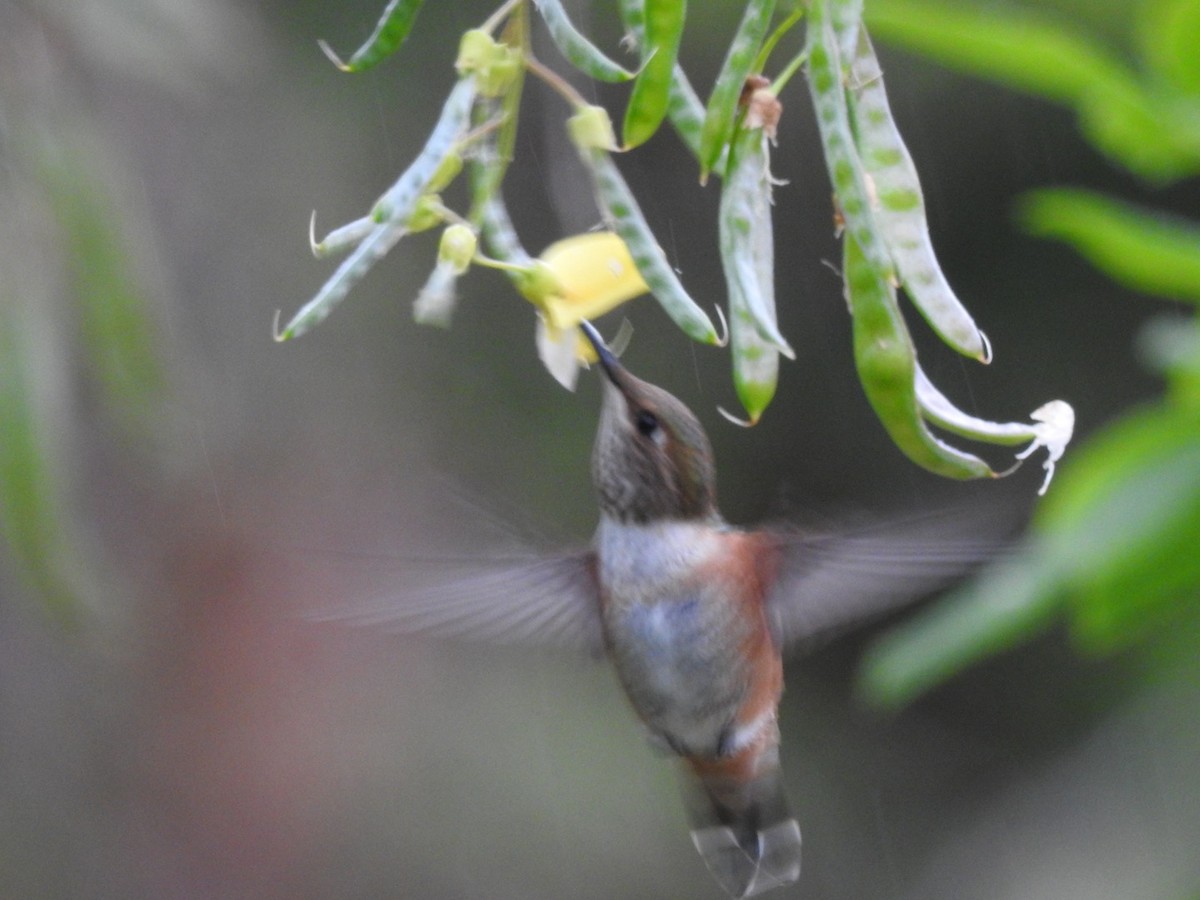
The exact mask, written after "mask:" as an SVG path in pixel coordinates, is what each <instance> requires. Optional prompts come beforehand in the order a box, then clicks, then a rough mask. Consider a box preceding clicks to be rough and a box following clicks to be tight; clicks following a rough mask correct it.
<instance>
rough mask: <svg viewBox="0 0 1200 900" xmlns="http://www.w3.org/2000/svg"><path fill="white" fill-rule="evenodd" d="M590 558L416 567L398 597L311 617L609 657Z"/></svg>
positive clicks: (403, 577)
mask: <svg viewBox="0 0 1200 900" xmlns="http://www.w3.org/2000/svg"><path fill="white" fill-rule="evenodd" d="M594 570H595V567H594V563H593V557H592V554H591V553H590V552H582V553H574V554H569V555H568V554H559V555H533V554H521V555H510V556H501V557H492V558H484V559H477V558H472V559H470V560H440V561H430V560H414V561H413V562H412V563H410V564H409V565H406V567H405V570H404V572H403V573H402V574H400V575H399V576H398V577H397V579H396V581H397V584H396V586H395V589H394V590H389V591H388V592H387V593H386V594H383V595H380V596H378V597H375V598H373V599H371V600H368V601H364V602H359V603H348V604H345V605H343V606H341V607H337V608H332V609H326V610H321V611H318V612H316V613H313V614H310V615H309V616H308V618H309V619H311V620H314V621H324V622H340V623H343V624H346V625H351V626H355V627H362V628H371V629H373V630H376V631H381V632H384V633H390V634H413V635H429V636H431V637H438V638H449V639H456V640H464V641H482V642H487V643H493V644H519V645H526V646H535V645H537V646H553V647H565V648H571V649H575V650H582V651H586V652H590V653H600V652H602V651H603V638H602V636H601V631H600V603H599V598H598V594H597V588H596V580H595V575H594V574H593V573H594Z"/></svg>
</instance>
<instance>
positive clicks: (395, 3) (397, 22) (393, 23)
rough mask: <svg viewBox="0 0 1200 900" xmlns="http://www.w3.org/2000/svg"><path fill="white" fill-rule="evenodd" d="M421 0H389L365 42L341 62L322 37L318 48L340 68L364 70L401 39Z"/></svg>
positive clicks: (410, 24)
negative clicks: (348, 58)
mask: <svg viewBox="0 0 1200 900" xmlns="http://www.w3.org/2000/svg"><path fill="white" fill-rule="evenodd" d="M423 3H424V0H391V2H390V3H388V5H387V6H386V7H385V8H384V10H383V15H382V16H380V17H379V22H378V23H377V24H376V25H375V30H374V31H373V32H372V33H371V36H370V37H369V38H367V40H366V43H364V44H363V45H362V46H361V47H359V48H358V49H357V50H355V51H354V55H353V56H351V57H350V61H349V62H345V63H344V62H342V61H341V59H339V58H338V55H337V54H336V53H334V52H333V50H331V49H330V47H329V45H328V44H326V43H325V42H324V41H321V42H320V46H321V49H322V50H323V51H324V52H325V55H326V56H328V57H329V59H330V60H331V61H332V62H333V64H334V65H335V66H337V67H338V68H339V69H341V70H342V71H343V72H365V71H366V70H367V69H370V68H371V67H372V66H375V65H377V64H378V63H380V62H382V61H383V60H384V59H386V58H387V57H388V56H390V55H391V54H392V53H393V52H395V50H396V48H398V47H399V46H400V45H401V44H403V43H404V40H405V39H406V38H407V37H408V33H409V32H410V31H411V30H412V26H413V23H414V22H415V21H416V19H417V13H419V12H420V11H421V6H422V4H423Z"/></svg>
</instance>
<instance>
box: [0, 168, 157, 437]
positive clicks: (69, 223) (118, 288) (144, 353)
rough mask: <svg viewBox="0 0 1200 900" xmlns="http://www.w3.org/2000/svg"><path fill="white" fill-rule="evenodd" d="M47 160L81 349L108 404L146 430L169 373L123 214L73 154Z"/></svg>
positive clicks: (135, 429)
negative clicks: (157, 346) (124, 229)
mask: <svg viewBox="0 0 1200 900" xmlns="http://www.w3.org/2000/svg"><path fill="white" fill-rule="evenodd" d="M42 164H43V168H42V172H41V173H40V174H41V182H42V184H43V186H44V188H45V191H46V195H47V197H48V198H49V200H50V203H51V206H52V209H53V212H54V217H55V221H56V224H57V225H58V227H59V229H60V231H61V234H62V237H63V241H64V244H65V256H66V257H67V259H69V261H70V265H69V270H68V271H69V272H70V275H71V282H72V284H71V287H72V292H73V295H74V297H75V298H76V300H77V302H78V304H79V306H78V311H79V316H80V329H81V333H82V337H83V349H84V351H85V352H86V353H87V355H88V362H89V364H90V366H91V370H92V372H93V373H94V374H95V376H96V380H97V383H98V384H99V385H100V387H101V391H102V394H101V395H102V397H103V398H104V401H105V403H106V405H107V407H108V409H109V411H110V412H112V413H113V414H114V416H115V418H116V419H117V420H118V421H119V422H120V424H121V425H122V426H123V427H124V428H126V430H128V431H130V432H131V433H134V434H136V435H137V436H139V437H145V436H147V434H148V433H149V432H150V430H151V429H153V428H154V427H156V423H155V413H156V412H159V411H160V406H159V404H160V403H161V401H162V399H163V395H164V393H165V390H166V376H165V374H164V372H163V369H162V365H161V361H160V359H159V358H158V354H157V352H156V351H155V338H156V334H155V329H154V323H153V320H152V317H151V315H150V303H149V300H148V298H147V297H146V295H145V294H144V293H143V291H142V289H141V286H140V285H139V284H138V278H137V272H136V270H135V263H134V261H133V258H132V253H131V251H130V249H129V247H128V245H127V238H126V236H125V234H124V233H123V232H122V225H123V222H122V218H121V215H120V213H119V211H118V209H117V208H116V204H115V203H114V201H113V198H112V197H110V196H109V195H108V194H107V193H105V192H104V190H103V189H102V188H101V187H99V186H98V185H97V183H96V182H95V181H94V180H93V176H92V174H91V173H90V172H89V171H88V170H87V168H86V167H85V166H83V165H82V164H81V163H80V162H79V161H78V160H76V159H75V158H70V157H68V158H61V157H58V156H55V155H52V154H47V155H46V156H45V157H44V158H43V160H42ZM0 421H3V420H0Z"/></svg>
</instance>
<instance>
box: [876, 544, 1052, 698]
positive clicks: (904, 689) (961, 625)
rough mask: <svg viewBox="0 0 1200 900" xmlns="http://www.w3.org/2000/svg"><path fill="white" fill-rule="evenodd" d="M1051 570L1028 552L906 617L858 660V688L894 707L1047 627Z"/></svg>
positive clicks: (1050, 600) (1041, 560)
mask: <svg viewBox="0 0 1200 900" xmlns="http://www.w3.org/2000/svg"><path fill="white" fill-rule="evenodd" d="M1054 582H1055V572H1054V570H1053V567H1052V566H1051V565H1050V563H1049V562H1048V561H1047V560H1045V559H1044V558H1042V557H1041V556H1040V555H1039V554H1038V552H1037V550H1036V548H1034V547H1030V548H1028V549H1027V551H1026V552H1025V553H1023V554H1021V555H1020V556H1016V557H1013V558H1011V559H1009V560H1006V561H1005V562H1003V563H1000V564H998V565H996V566H994V567H993V568H992V569H990V570H989V571H988V572H987V573H986V574H985V575H983V576H981V577H980V578H979V579H977V580H976V581H975V582H973V583H972V584H971V585H969V586H968V587H966V588H965V589H963V590H960V591H957V592H955V593H954V594H952V595H950V596H948V597H946V598H945V599H943V600H942V601H940V602H938V603H937V604H935V605H934V606H932V607H930V608H929V609H927V610H925V611H924V612H922V613H919V614H918V615H916V616H914V617H912V618H910V619H909V620H908V621H907V622H905V623H904V624H903V625H901V626H899V627H897V628H895V629H893V630H892V631H890V632H889V633H888V634H887V635H885V636H884V637H883V638H881V639H880V640H879V641H877V642H876V643H875V645H874V646H872V647H871V649H870V650H869V651H868V652H867V654H866V656H865V657H864V659H863V663H862V668H861V670H860V673H859V691H860V693H861V694H862V696H863V697H864V698H865V699H866V700H867V701H868V702H870V703H873V704H875V705H877V706H882V707H886V708H890V709H895V708H898V707H900V706H903V705H904V704H906V703H909V702H911V701H912V700H913V699H914V698H916V697H917V696H918V695H920V694H922V693H923V692H925V691H927V690H929V689H930V688H932V687H935V686H937V685H938V684H941V683H942V682H944V681H946V680H948V679H949V678H951V677H952V676H953V675H956V674H957V673H958V672H960V671H961V670H963V669H965V668H966V667H967V666H969V665H971V664H972V663H976V662H979V661H980V660H982V659H985V658H987V657H989V656H993V655H995V654H997V653H1000V652H1001V651H1003V650H1007V649H1009V648H1011V647H1014V646H1016V645H1017V644H1019V643H1021V642H1022V641H1024V640H1027V639H1028V638H1030V637H1032V636H1033V635H1036V634H1038V633H1040V632H1042V631H1043V630H1045V629H1046V628H1047V627H1048V626H1049V625H1050V623H1052V622H1053V621H1054V619H1055V616H1056V615H1057V613H1058V611H1059V608H1060V606H1061V599H1060V597H1059V596H1058V595H1057V594H1056V593H1055V591H1054Z"/></svg>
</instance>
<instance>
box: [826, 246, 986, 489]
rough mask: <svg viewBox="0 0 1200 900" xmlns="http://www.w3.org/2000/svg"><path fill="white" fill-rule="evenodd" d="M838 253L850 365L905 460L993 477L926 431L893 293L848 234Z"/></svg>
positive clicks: (911, 354)
mask: <svg viewBox="0 0 1200 900" xmlns="http://www.w3.org/2000/svg"><path fill="white" fill-rule="evenodd" d="M843 249H844V255H843V272H844V275H845V279H846V300H847V302H848V303H849V304H850V313H851V316H852V317H853V324H854V362H855V365H856V366H857V368H858V377H859V380H860V381H861V382H862V386H863V390H864V391H865V392H866V395H867V399H868V400H869V401H870V403H871V407H872V408H873V409H874V410H875V414H876V415H877V416H878V417H879V421H880V422H882V423H883V426H884V428H886V429H887V432H888V434H889V435H891V438H892V440H893V441H894V442H895V444H896V446H897V447H899V448H900V449H901V450H902V451H903V452H904V454H905V455H906V456H907V457H908V458H909V459H911V460H912V461H913V462H915V463H917V464H918V465H920V466H923V467H925V468H926V469H929V470H930V471H931V472H936V473H937V474H939V475H944V476H946V477H948V478H963V479H965V478H985V477H995V473H994V472H993V471H992V469H991V467H990V466H988V464H987V463H985V462H984V461H983V460H982V459H980V458H979V457H977V456H973V455H971V454H969V453H964V452H962V451H961V450H958V449H956V448H954V447H951V446H950V445H949V444H946V443H945V442H943V441H941V440H939V439H938V438H937V437H935V436H934V435H933V434H932V433H931V432H930V431H929V429H928V428H927V427H926V425H925V421H924V419H923V418H922V416H921V410H920V407H919V404H918V402H917V395H916V372H917V355H916V350H915V349H914V348H913V345H912V339H911V338H910V337H909V334H908V329H907V327H905V325H904V319H903V317H902V316H901V314H900V308H899V306H898V305H897V303H896V294H895V289H894V288H892V286H891V285H889V284H888V283H887V282H885V281H884V280H883V278H882V277H881V276H880V274H879V272H878V271H877V270H876V269H875V268H874V266H872V265H871V264H870V262H869V261H868V260H867V259H866V257H865V256H864V254H863V253H862V250H861V249H860V248H859V246H858V242H857V241H855V239H854V236H853V235H852V234H847V235H846V236H845V238H844V248H843Z"/></svg>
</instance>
